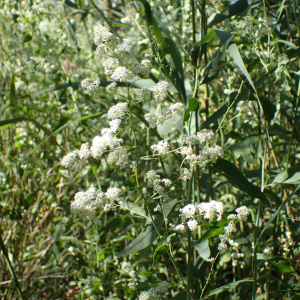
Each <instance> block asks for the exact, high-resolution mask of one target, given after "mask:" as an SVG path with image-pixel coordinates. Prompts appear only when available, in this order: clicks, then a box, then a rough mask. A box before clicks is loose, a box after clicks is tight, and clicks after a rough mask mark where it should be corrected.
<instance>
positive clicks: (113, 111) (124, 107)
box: [107, 102, 128, 120]
mask: <svg viewBox="0 0 300 300" xmlns="http://www.w3.org/2000/svg"><path fill="white" fill-rule="evenodd" d="M127 112H128V103H127V102H123V103H118V104H116V105H114V106H112V107H111V108H110V109H109V111H108V113H107V117H108V119H109V120H113V119H122V118H124V116H125V115H126V113H127Z"/></svg>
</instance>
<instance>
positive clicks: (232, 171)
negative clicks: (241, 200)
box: [213, 158, 271, 206]
mask: <svg viewBox="0 0 300 300" xmlns="http://www.w3.org/2000/svg"><path fill="white" fill-rule="evenodd" d="M213 167H214V168H216V169H217V170H219V171H220V172H221V173H222V174H223V175H224V176H225V177H226V178H227V179H228V181H229V182H230V183H231V184H232V185H234V186H235V187H236V188H238V189H239V190H241V191H243V192H244V193H247V194H248V195H250V196H251V197H253V198H258V199H260V200H262V201H263V202H264V203H266V204H267V205H269V206H271V202H270V200H269V199H268V197H267V196H266V195H265V194H264V193H262V192H261V191H260V189H259V188H258V187H257V186H255V185H253V184H251V183H250V182H249V181H248V180H247V178H246V177H245V176H244V175H243V173H242V172H241V171H240V170H239V169H238V168H237V167H236V166H235V165H234V164H233V163H231V162H229V161H227V160H225V159H221V158H219V159H218V160H217V162H216V163H215V164H214V165H213Z"/></svg>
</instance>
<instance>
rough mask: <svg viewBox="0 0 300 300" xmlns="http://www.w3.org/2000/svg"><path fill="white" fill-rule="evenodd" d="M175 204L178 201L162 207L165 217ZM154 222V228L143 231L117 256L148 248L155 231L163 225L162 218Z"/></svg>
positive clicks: (150, 227)
mask: <svg viewBox="0 0 300 300" xmlns="http://www.w3.org/2000/svg"><path fill="white" fill-rule="evenodd" d="M177 203H179V201H177V200H173V201H171V202H168V203H165V204H164V205H163V210H164V213H165V216H168V215H169V214H170V212H171V211H172V209H173V208H174V207H175V205H176V204H177ZM154 222H155V227H156V228H155V227H154V225H152V224H151V225H149V226H147V228H146V230H145V231H143V232H141V233H140V234H139V235H138V236H137V237H136V239H135V240H133V241H132V242H131V243H130V244H129V245H128V246H127V247H126V248H125V249H124V250H123V251H121V252H120V253H119V256H125V255H129V254H134V253H137V252H139V251H141V250H143V249H145V248H146V247H148V246H149V245H150V244H151V243H152V242H153V241H154V240H155V239H156V237H157V231H156V229H158V230H160V229H161V227H162V225H163V223H164V219H163V216H159V217H157V218H156V219H155V221H154Z"/></svg>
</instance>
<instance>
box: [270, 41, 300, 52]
mask: <svg viewBox="0 0 300 300" xmlns="http://www.w3.org/2000/svg"><path fill="white" fill-rule="evenodd" d="M275 43H283V44H286V45H287V46H289V47H290V48H292V49H295V50H297V49H299V46H296V45H295V44H293V43H292V42H289V41H285V40H280V39H274V40H272V41H270V44H275Z"/></svg>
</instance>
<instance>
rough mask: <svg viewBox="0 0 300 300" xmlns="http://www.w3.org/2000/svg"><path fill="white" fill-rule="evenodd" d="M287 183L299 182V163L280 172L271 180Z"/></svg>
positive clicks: (274, 182) (275, 182)
mask: <svg viewBox="0 0 300 300" xmlns="http://www.w3.org/2000/svg"><path fill="white" fill-rule="evenodd" d="M277 183H288V184H299V183H300V165H296V166H293V167H290V168H288V169H287V170H284V171H282V172H280V173H279V174H278V175H277V176H276V177H275V178H274V180H273V182H272V185H273V184H277Z"/></svg>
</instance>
